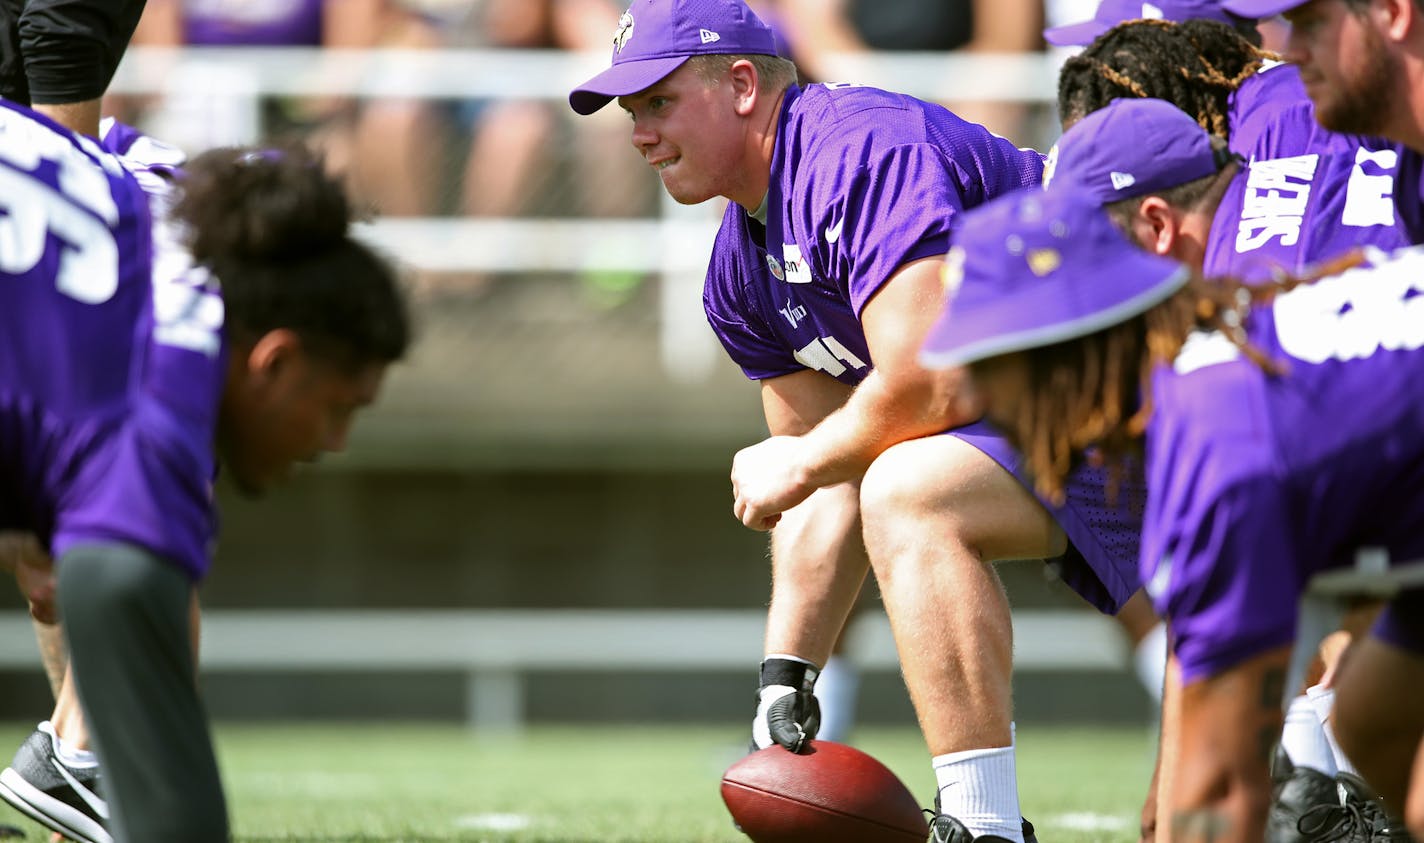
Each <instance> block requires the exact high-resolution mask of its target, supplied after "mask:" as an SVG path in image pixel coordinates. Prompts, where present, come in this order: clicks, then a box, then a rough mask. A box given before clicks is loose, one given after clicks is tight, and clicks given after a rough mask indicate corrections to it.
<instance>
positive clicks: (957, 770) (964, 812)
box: [930, 746, 1023, 843]
mask: <svg viewBox="0 0 1424 843" xmlns="http://www.w3.org/2000/svg"><path fill="white" fill-rule="evenodd" d="M930 763H931V764H932V765H933V766H934V771H935V781H936V782H937V783H938V785H939V810H940V812H941V813H944V814H948V815H949V816H951V817H954V818H955V819H957V820H959V821H960V822H962V823H964V827H965V828H967V829H969V832H970V833H971V834H973V835H974V836H975V837H980V836H983V835H985V834H997V835H998V836H1000V837H1003V838H1004V839H1006V840H1010V841H1013V843H1023V824H1022V822H1023V821H1022V819H1020V814H1019V787H1018V779H1017V775H1016V773H1015V770H1014V748H1013V747H1012V746H1002V747H998V748H995V749H969V750H965V751H963V752H951V753H948V754H947V755H936V756H935V757H934V758H931V759H930Z"/></svg>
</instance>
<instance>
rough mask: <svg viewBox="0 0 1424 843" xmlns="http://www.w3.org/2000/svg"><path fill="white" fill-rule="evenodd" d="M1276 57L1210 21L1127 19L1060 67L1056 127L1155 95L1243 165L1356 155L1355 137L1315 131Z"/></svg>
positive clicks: (1305, 100) (1308, 107)
mask: <svg viewBox="0 0 1424 843" xmlns="http://www.w3.org/2000/svg"><path fill="white" fill-rule="evenodd" d="M1277 58H1278V57H1277V56H1276V55H1275V54H1273V53H1270V52H1267V51H1265V50H1262V49H1261V48H1259V47H1257V46H1255V45H1254V44H1252V43H1251V42H1250V41H1248V40H1247V39H1245V38H1243V37H1242V36H1241V35H1240V33H1238V32H1237V31H1236V30H1235V29H1233V28H1232V27H1230V26H1227V25H1226V24H1223V23H1218V22H1216V21H1210V20H1189V21H1184V22H1182V23H1172V22H1169V21H1153V20H1139V21H1129V22H1127V23H1123V24H1119V25H1118V26H1116V27H1114V28H1113V29H1111V30H1109V31H1107V32H1105V33H1103V35H1101V36H1099V37H1098V39H1097V40H1096V41H1094V42H1093V43H1092V44H1091V45H1090V46H1089V47H1088V48H1087V49H1085V50H1084V51H1083V52H1081V53H1079V54H1078V55H1076V56H1074V57H1072V58H1070V59H1069V60H1068V61H1067V62H1065V63H1064V65H1063V68H1062V70H1061V72H1060V73H1059V76H1058V115H1059V119H1060V120H1062V122H1063V125H1064V126H1065V127H1067V126H1071V125H1072V124H1074V123H1076V122H1077V121H1079V120H1081V119H1082V118H1083V117H1084V116H1085V115H1087V114H1090V113H1092V112H1094V111H1097V110H1098V109H1100V108H1102V107H1104V106H1106V105H1107V104H1108V103H1110V102H1112V101H1113V100H1114V99H1119V98H1124V97H1139V98H1140V97H1155V98H1157V99H1164V100H1167V101H1168V102H1170V103H1173V104H1174V105H1176V106H1177V107H1178V108H1180V109H1182V110H1183V111H1185V112H1187V113H1188V114H1190V115H1192V116H1193V117H1195V118H1196V119H1197V122H1198V123H1200V124H1201V127H1202V128H1203V129H1206V130H1207V131H1208V132H1211V133H1212V134H1214V135H1220V136H1221V137H1223V138H1226V139H1227V141H1228V142H1229V143H1230V146H1231V149H1232V150H1233V151H1235V152H1239V153H1240V154H1242V155H1244V156H1246V157H1248V158H1279V157H1282V156H1286V155H1294V154H1297V153H1299V152H1304V151H1319V150H1320V149H1322V148H1325V147H1332V146H1340V147H1342V148H1349V149H1354V148H1355V147H1358V146H1359V145H1360V144H1361V142H1362V141H1361V138H1359V137H1358V136H1354V135H1340V134H1336V133H1333V132H1329V131H1326V130H1325V129H1322V128H1321V127H1320V125H1319V124H1318V123H1317V122H1316V120H1315V108H1314V106H1313V105H1312V104H1311V102H1310V98H1309V97H1308V96H1306V93H1305V87H1304V85H1302V84H1301V81H1300V73H1299V72H1298V71H1297V69H1296V68H1295V67H1294V66H1293V65H1288V64H1281V63H1280V62H1279V61H1278V60H1277ZM1379 145H1380V144H1371V146H1372V147H1376V146H1379Z"/></svg>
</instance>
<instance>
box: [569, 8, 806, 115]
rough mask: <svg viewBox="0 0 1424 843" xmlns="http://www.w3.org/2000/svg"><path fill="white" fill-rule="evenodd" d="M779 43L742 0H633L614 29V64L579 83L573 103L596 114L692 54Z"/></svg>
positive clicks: (765, 51) (765, 50) (757, 49)
mask: <svg viewBox="0 0 1424 843" xmlns="http://www.w3.org/2000/svg"><path fill="white" fill-rule="evenodd" d="M778 46H779V44H778V39H777V37H776V35H775V33H773V32H772V29H771V27H769V26H767V25H766V24H765V23H763V22H762V20H761V18H758V17H757V16H756V14H755V13H754V12H752V10H751V9H749V8H747V4H746V3H744V2H742V0H634V2H633V5H631V6H629V7H628V11H626V12H624V13H623V17H621V18H619V20H618V30H617V31H616V32H614V34H613V64H612V66H610V67H609V68H608V69H607V70H605V71H603V72H602V73H600V74H598V75H597V76H595V77H593V78H592V79H590V80H588V81H587V82H585V83H583V84H582V85H580V86H578V87H577V88H575V89H574V90H573V92H572V93H570V94H569V105H570V106H572V107H573V110H574V111H577V112H578V113H579V114H592V113H594V112H595V111H597V110H599V109H600V108H603V107H604V106H605V105H608V103H610V102H612V101H613V100H614V99H615V98H617V97H622V96H627V95H628V94H636V93H638V92H639V91H641V90H643V89H645V88H648V87H650V86H652V85H654V84H656V83H657V82H659V81H660V80H662V78H663V77H665V76H667V75H668V74H669V73H672V72H673V71H674V70H677V69H678V68H679V67H681V66H682V64H683V62H685V61H687V60H688V58H690V57H692V56H701V55H767V56H775V55H779V54H780V52H781V51H780V50H779V49H778ZM783 49H784V48H783Z"/></svg>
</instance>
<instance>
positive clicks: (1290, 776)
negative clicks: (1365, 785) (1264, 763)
mask: <svg viewBox="0 0 1424 843" xmlns="http://www.w3.org/2000/svg"><path fill="white" fill-rule="evenodd" d="M1271 781H1272V782H1273V784H1274V789H1273V793H1272V797H1271V812H1270V813H1269V814H1268V815H1267V817H1266V839H1267V840H1269V841H1271V843H1311V841H1316V840H1333V839H1336V838H1322V837H1318V836H1313V835H1314V834H1316V833H1317V832H1315V831H1314V828H1315V825H1316V824H1317V823H1318V822H1320V821H1321V820H1322V819H1323V817H1322V816H1321V815H1320V814H1314V815H1312V817H1313V819H1312V821H1311V825H1310V827H1311V829H1312V831H1311V832H1307V831H1305V830H1304V829H1302V828H1301V825H1300V822H1301V818H1303V817H1304V816H1305V815H1306V814H1309V813H1311V812H1312V811H1315V810H1316V809H1320V810H1321V811H1324V810H1326V809H1338V808H1339V805H1340V794H1339V788H1338V787H1337V786H1336V784H1335V779H1334V778H1332V777H1330V776H1327V775H1326V774H1324V773H1322V772H1320V771H1319V770H1314V769H1311V768H1310V767H1297V766H1295V764H1293V763H1291V760H1290V757H1289V756H1287V755H1286V753H1285V751H1284V750H1282V749H1277V750H1276V757H1275V760H1274V761H1273V762H1272V764H1271ZM1340 839H1341V840H1344V839H1345V838H1340Z"/></svg>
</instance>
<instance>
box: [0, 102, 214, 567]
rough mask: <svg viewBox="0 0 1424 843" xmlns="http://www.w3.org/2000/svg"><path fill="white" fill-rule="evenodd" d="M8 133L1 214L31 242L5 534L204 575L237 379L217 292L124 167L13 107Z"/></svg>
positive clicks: (10, 358)
mask: <svg viewBox="0 0 1424 843" xmlns="http://www.w3.org/2000/svg"><path fill="white" fill-rule="evenodd" d="M0 124H3V131H0V181H3V182H4V189H3V190H0V205H3V206H4V208H5V211H6V215H7V218H8V219H9V221H10V222H11V224H12V225H13V226H14V231H15V232H17V235H18V236H19V240H20V241H22V242H20V243H19V244H18V245H20V246H21V247H22V248H18V249H17V250H16V251H15V252H13V253H11V254H9V255H7V256H6V260H5V261H4V262H3V265H0V280H3V281H4V282H5V283H3V284H0V302H3V305H0V347H3V351H0V487H3V489H0V523H3V524H5V525H7V526H15V527H24V528H27V529H30V530H33V531H35V532H37V533H39V534H40V535H41V536H42V537H44V538H45V539H46V540H47V541H48V542H49V543H50V547H51V550H52V552H54V553H55V554H62V553H63V552H64V551H65V550H66V549H67V548H69V547H72V546H74V545H75V544H78V543H82V542H88V541H122V542H130V543H133V544H136V545H139V546H142V547H144V548H146V549H148V550H150V551H152V552H154V553H156V554H158V555H160V556H163V557H165V558H168V559H170V560H172V561H174V562H175V563H176V564H178V565H180V566H182V567H183V568H184V569H185V570H187V571H188V572H189V573H190V574H191V575H193V576H194V577H197V576H200V575H201V574H202V573H203V572H204V571H206V569H207V566H208V559H209V549H208V545H209V543H210V542H211V539H212V537H213V531H214V524H215V515H214V512H213V506H212V499H211V490H210V484H211V480H212V477H213V473H214V457H213V453H212V443H213V434H214V431H215V429H216V412H217V406H218V396H219V393H220V390H221V385H222V378H223V374H224V363H223V359H224V354H223V347H222V337H221V326H222V304H221V299H220V298H219V297H218V294H217V289H216V285H215V284H212V283H211V281H210V279H207V278H206V276H205V275H201V274H199V275H195V274H193V272H191V271H190V269H191V268H190V267H188V265H187V259H186V254H184V253H182V252H181V249H179V247H178V244H177V233H176V231H175V230H174V229H173V228H172V227H171V226H168V225H167V224H166V223H164V222H163V221H162V220H158V221H155V219H154V217H153V214H152V211H151V208H152V206H153V203H154V202H155V201H156V200H157V199H158V198H159V197H157V196H155V195H153V194H152V193H150V192H149V190H146V189H145V188H144V187H142V186H140V184H139V182H138V180H137V179H136V178H135V176H134V174H133V173H132V172H130V171H129V169H128V168H127V167H125V166H124V165H123V164H122V162H120V161H119V159H117V158H115V157H113V156H112V155H109V154H107V153H105V152H103V151H102V150H101V149H100V148H99V147H98V145H97V144H95V143H93V142H92V141H88V140H87V139H84V138H81V137H79V136H76V135H74V134H72V133H68V132H63V131H62V130H59V129H58V127H56V126H54V125H53V124H50V123H48V122H47V121H44V120H43V119H42V118H39V117H38V116H37V115H34V114H32V113H30V112H27V111H25V110H23V109H19V108H15V107H11V106H8V105H6V104H3V103H0ZM157 185H158V182H156V181H155V182H154V183H153V184H152V185H150V186H149V189H153V190H156V189H157ZM31 238H33V239H31ZM32 244H33V245H34V248H33V249H32V248H31V245H32ZM32 258H33V259H32Z"/></svg>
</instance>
